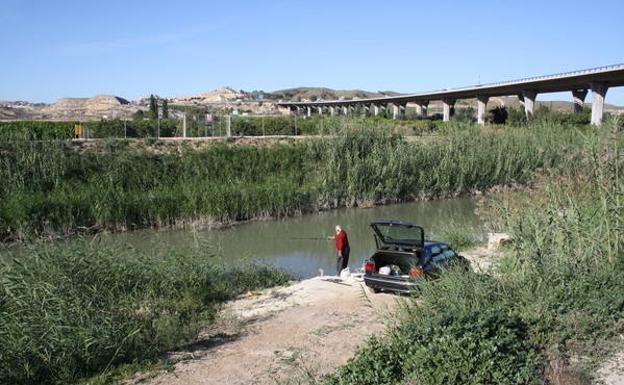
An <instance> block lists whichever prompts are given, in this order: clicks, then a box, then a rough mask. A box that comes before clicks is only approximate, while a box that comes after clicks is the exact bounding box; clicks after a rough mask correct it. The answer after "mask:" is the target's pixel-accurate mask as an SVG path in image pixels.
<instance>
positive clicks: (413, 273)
mask: <svg viewBox="0 0 624 385" xmlns="http://www.w3.org/2000/svg"><path fill="white" fill-rule="evenodd" d="M409 276H410V277H412V278H420V277H422V276H423V269H422V268H421V267H420V266H416V267H412V270H410V272H409Z"/></svg>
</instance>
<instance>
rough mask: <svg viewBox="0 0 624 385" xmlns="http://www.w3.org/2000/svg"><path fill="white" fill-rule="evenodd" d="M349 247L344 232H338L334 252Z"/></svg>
mask: <svg viewBox="0 0 624 385" xmlns="http://www.w3.org/2000/svg"><path fill="white" fill-rule="evenodd" d="M346 247H349V239H347V233H346V232H345V231H344V230H340V232H339V233H338V235H336V250H339V251H340V250H343V249H345V248H346Z"/></svg>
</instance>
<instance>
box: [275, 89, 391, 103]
mask: <svg viewBox="0 0 624 385" xmlns="http://www.w3.org/2000/svg"><path fill="white" fill-rule="evenodd" d="M394 95H399V93H398V92H394V91H377V92H370V91H363V90H333V89H331V88H322V87H298V88H289V89H285V90H278V91H273V92H271V93H267V94H265V96H266V97H267V98H270V99H274V100H278V99H282V100H292V101H307V100H318V99H322V100H335V99H366V98H378V97H383V96H394Z"/></svg>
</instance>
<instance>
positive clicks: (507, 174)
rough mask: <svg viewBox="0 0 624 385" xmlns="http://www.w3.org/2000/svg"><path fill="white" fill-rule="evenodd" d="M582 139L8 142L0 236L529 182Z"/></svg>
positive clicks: (468, 132)
mask: <svg viewBox="0 0 624 385" xmlns="http://www.w3.org/2000/svg"><path fill="white" fill-rule="evenodd" d="M579 138H580V134H579V133H578V132H576V131H574V130H564V129H561V128H557V127H540V128H539V129H523V130H519V129H518V130H513V129H511V130H506V131H500V132H482V131H480V130H479V129H478V128H474V127H471V126H465V127H457V128H454V129H448V130H447V131H446V132H444V134H443V135H440V136H439V137H437V138H434V139H431V140H427V141H422V142H409V143H408V142H406V141H405V140H403V139H402V138H401V137H400V136H398V135H395V134H392V133H389V132H387V131H385V130H383V129H380V128H379V127H375V128H349V127H343V131H342V134H341V135H338V136H332V137H327V138H325V139H320V140H314V141H310V142H306V143H298V144H289V145H284V144H282V145H273V146H239V145H232V144H223V143H221V144H216V145H214V146H211V147H210V148H207V149H203V150H192V149H189V148H186V147H185V146H180V147H179V148H178V149H177V150H175V151H162V150H161V149H160V147H159V146H158V143H156V144H155V145H154V147H153V148H151V149H147V150H146V149H144V148H136V147H133V146H129V145H127V143H126V142H122V143H117V144H113V142H110V143H107V142H102V143H99V144H98V145H97V146H96V147H95V148H93V149H90V150H84V151H76V150H74V148H73V147H72V145H71V144H69V143H63V142H29V141H21V142H15V143H11V144H10V145H9V144H6V143H5V144H0V180H2V181H3V182H4V183H2V184H0V197H1V198H2V199H1V203H0V238H2V239H3V240H10V239H22V238H28V237H30V236H33V235H34V236H46V235H55V234H71V233H75V232H78V231H81V230H84V229H102V228H104V229H113V230H118V229H132V228H139V227H149V226H171V225H179V224H184V223H189V222H207V223H212V222H227V221H238V220H247V219H251V218H256V217H281V216H286V215H292V214H296V213H301V212H307V211H314V210H317V209H319V208H326V207H338V206H352V205H358V204H362V203H366V204H371V203H373V204H378V203H384V202H391V201H392V202H394V201H402V200H412V199H418V198H423V197H435V196H445V195H453V194H458V193H462V192H466V191H469V190H472V189H483V188H487V187H490V186H493V185H496V184H501V183H508V182H520V183H525V182H527V181H528V180H529V179H530V177H531V175H532V172H533V171H534V170H536V169H539V168H545V167H551V166H557V165H560V164H561V163H562V162H563V161H565V160H566V159H567V158H564V157H563V154H564V153H565V152H566V151H567V150H566V149H567V148H572V147H574V146H576V145H577V143H578V141H579ZM124 143H126V144H124Z"/></svg>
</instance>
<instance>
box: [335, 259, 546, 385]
mask: <svg viewBox="0 0 624 385" xmlns="http://www.w3.org/2000/svg"><path fill="white" fill-rule="evenodd" d="M496 287H497V284H496V283H495V282H493V281H491V280H489V279H487V278H483V277H477V276H476V275H466V274H465V273H461V272H458V271H453V272H450V274H447V275H444V276H443V277H442V278H441V280H440V282H429V283H427V284H425V287H424V288H423V292H422V293H421V295H420V302H421V305H416V304H411V305H410V306H409V307H408V308H407V309H406V313H405V314H404V316H403V317H402V319H401V324H400V325H399V326H398V327H396V329H392V330H390V331H389V333H388V334H387V336H385V337H383V338H381V339H380V338H376V337H373V338H371V340H370V341H369V342H368V343H367V344H366V345H365V346H364V347H363V348H362V349H361V350H360V351H358V353H357V354H356V356H355V357H354V358H353V359H351V360H350V361H349V362H348V363H347V364H346V365H345V366H343V367H341V368H339V369H338V370H337V371H336V372H335V373H334V374H332V375H329V376H328V377H326V378H325V379H324V381H323V382H324V383H325V384H327V385H330V384H331V385H338V384H341V385H342V384H371V385H373V384H375V385H381V384H383V385H391V384H405V383H417V384H422V385H429V384H431V385H433V384H475V385H477V384H532V383H537V381H536V379H537V375H538V370H537V369H538V365H537V354H536V352H535V348H534V346H532V344H531V342H530V338H529V332H528V329H529V328H528V325H527V324H526V323H525V322H524V321H523V320H522V318H521V317H519V316H518V315H517V314H515V313H514V312H513V311H511V309H510V307H509V306H508V305H507V304H505V303H504V302H502V301H500V300H498V298H496V296H493V297H490V298H487V297H486V293H488V292H490V291H491V290H493V289H495V288H496ZM457 295H459V297H457ZM460 301H461V302H463V303H459V302H460ZM449 304H450V305H449Z"/></svg>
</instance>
